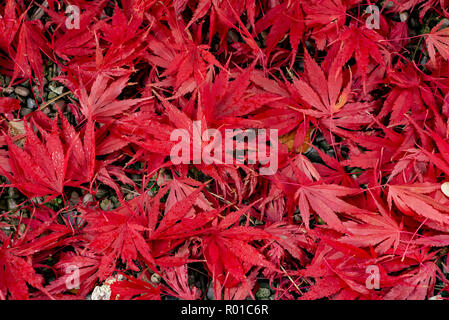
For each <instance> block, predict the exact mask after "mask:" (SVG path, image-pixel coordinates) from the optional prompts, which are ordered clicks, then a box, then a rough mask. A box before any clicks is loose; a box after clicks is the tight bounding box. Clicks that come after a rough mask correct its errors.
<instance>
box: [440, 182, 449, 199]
mask: <svg viewBox="0 0 449 320" xmlns="http://www.w3.org/2000/svg"><path fill="white" fill-rule="evenodd" d="M441 192H443V193H444V195H445V196H446V197H449V182H445V183H443V184H442V185H441Z"/></svg>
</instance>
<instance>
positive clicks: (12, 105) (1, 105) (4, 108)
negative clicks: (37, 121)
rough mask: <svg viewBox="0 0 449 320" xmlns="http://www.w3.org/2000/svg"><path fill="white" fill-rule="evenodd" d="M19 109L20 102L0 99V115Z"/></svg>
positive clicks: (11, 99)
mask: <svg viewBox="0 0 449 320" xmlns="http://www.w3.org/2000/svg"><path fill="white" fill-rule="evenodd" d="M18 109H20V101H19V100H17V99H14V98H0V113H8V112H11V111H14V110H18Z"/></svg>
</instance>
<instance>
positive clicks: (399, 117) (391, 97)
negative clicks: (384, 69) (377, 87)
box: [378, 63, 440, 127]
mask: <svg viewBox="0 0 449 320" xmlns="http://www.w3.org/2000/svg"><path fill="white" fill-rule="evenodd" d="M388 76H389V78H390V84H391V85H392V87H393V88H392V90H391V91H390V92H389V93H388V95H387V99H386V100H385V102H384V106H383V108H382V110H381V111H380V112H379V114H378V117H380V118H384V117H386V116H387V115H388V114H390V124H389V126H391V127H392V126H397V125H403V124H406V123H407V120H405V117H404V114H407V112H409V111H411V112H412V113H413V114H414V115H416V118H417V119H419V118H418V117H419V116H420V115H421V116H424V115H425V116H427V114H428V112H429V109H430V110H432V111H433V115H434V116H435V117H437V118H436V120H438V117H439V113H440V111H438V109H437V107H436V106H437V103H436V99H435V97H437V96H436V94H435V93H434V90H433V89H432V88H431V86H430V85H429V84H428V82H427V81H426V80H430V79H431V78H430V77H429V76H427V75H425V74H423V73H422V72H421V71H420V70H419V69H418V68H417V67H416V66H415V65H413V64H411V63H408V64H403V63H398V64H396V65H395V66H394V68H391V69H388ZM438 121H439V120H438Z"/></svg>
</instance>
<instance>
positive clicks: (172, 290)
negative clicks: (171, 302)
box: [162, 265, 201, 300]
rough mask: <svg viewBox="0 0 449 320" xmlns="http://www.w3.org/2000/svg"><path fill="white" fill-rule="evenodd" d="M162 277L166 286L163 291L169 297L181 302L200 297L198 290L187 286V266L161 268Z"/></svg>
mask: <svg viewBox="0 0 449 320" xmlns="http://www.w3.org/2000/svg"><path fill="white" fill-rule="evenodd" d="M162 276H163V278H164V280H165V282H166V283H167V285H168V286H167V287H166V288H164V291H166V292H167V293H168V294H169V295H170V296H173V297H178V298H179V299H182V300H197V299H199V298H200V297H201V292H200V290H199V289H198V288H196V287H195V286H192V285H189V278H188V267H187V265H182V266H177V267H167V268H162Z"/></svg>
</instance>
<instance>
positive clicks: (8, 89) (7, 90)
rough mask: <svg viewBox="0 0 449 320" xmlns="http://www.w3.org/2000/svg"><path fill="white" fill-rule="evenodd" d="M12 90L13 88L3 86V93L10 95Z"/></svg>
mask: <svg viewBox="0 0 449 320" xmlns="http://www.w3.org/2000/svg"><path fill="white" fill-rule="evenodd" d="M13 92H14V88H12V87H6V88H3V93H4V94H6V95H10V94H11V93H13Z"/></svg>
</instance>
